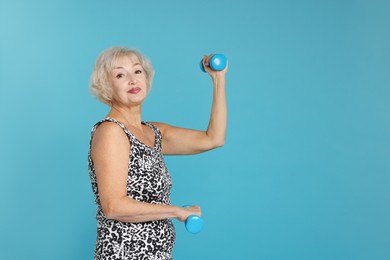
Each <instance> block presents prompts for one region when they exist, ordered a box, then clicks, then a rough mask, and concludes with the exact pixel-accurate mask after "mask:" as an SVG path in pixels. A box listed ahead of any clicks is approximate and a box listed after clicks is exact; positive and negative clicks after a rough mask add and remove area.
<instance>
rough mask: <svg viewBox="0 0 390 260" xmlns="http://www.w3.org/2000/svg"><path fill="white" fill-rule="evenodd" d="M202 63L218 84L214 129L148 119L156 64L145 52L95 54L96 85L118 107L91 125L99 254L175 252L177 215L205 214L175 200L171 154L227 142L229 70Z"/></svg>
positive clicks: (133, 255) (131, 255)
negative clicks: (166, 157)
mask: <svg viewBox="0 0 390 260" xmlns="http://www.w3.org/2000/svg"><path fill="white" fill-rule="evenodd" d="M211 56H212V55H210V56H204V57H203V65H204V67H205V70H206V72H207V73H208V74H209V75H210V76H211V78H212V81H213V86H214V92H213V102H212V108H211V116H210V122H209V125H208V128H207V130H205V131H200V130H191V129H186V128H180V127H175V126H171V125H168V124H165V123H157V122H153V123H151V122H144V121H142V113H141V112H142V103H143V102H144V101H145V99H146V97H147V95H148V92H149V90H150V88H151V84H152V78H153V75H154V71H153V68H152V65H151V64H150V62H149V61H148V60H147V59H146V58H145V56H143V55H142V54H141V53H140V52H138V51H136V50H132V49H128V48H125V47H113V48H109V49H107V50H105V51H104V52H102V53H101V54H100V56H99V57H98V58H97V60H96V64H95V67H94V69H93V72H92V75H91V86H90V88H91V91H92V93H93V94H94V95H95V96H96V97H97V98H98V99H99V101H101V102H103V103H105V104H106V105H108V106H109V107H110V108H111V109H110V111H109V113H108V115H107V116H106V118H105V119H103V120H101V121H100V122H98V123H96V124H95V125H94V127H93V129H92V133H91V141H90V151H89V156H88V161H89V167H88V168H89V175H90V179H91V184H92V189H93V192H94V195H95V201H96V204H97V213H96V218H97V240H96V247H95V259H96V260H97V259H99V260H100V259H105V260H107V259H172V249H173V246H174V242H175V230H174V227H173V224H172V221H171V218H176V219H178V220H179V221H185V220H186V219H187V218H188V217H189V216H190V215H192V214H196V215H201V209H200V207H198V206H192V207H188V208H183V207H178V206H174V205H171V203H170V190H171V186H172V182H171V177H170V175H169V172H168V170H167V168H166V166H165V163H164V159H163V154H164V155H187V154H196V153H201V152H205V151H208V150H211V149H214V148H216V147H220V146H222V145H223V144H224V142H225V134H226V121H227V108H226V96H225V85H226V79H225V75H226V72H227V68H226V69H224V70H223V71H213V70H211V69H210V67H209V60H210V58H211Z"/></svg>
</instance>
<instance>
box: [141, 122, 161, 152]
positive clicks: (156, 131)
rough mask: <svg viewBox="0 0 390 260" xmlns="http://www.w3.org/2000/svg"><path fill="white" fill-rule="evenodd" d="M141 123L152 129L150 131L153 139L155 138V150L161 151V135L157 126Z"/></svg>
mask: <svg viewBox="0 0 390 260" xmlns="http://www.w3.org/2000/svg"><path fill="white" fill-rule="evenodd" d="M142 123H143V124H145V125H147V126H149V127H150V128H152V130H153V132H154V138H155V141H154V142H155V145H156V148H157V149H158V150H161V141H162V135H161V131H160V129H158V128H157V126H155V125H153V124H151V123H149V122H142Z"/></svg>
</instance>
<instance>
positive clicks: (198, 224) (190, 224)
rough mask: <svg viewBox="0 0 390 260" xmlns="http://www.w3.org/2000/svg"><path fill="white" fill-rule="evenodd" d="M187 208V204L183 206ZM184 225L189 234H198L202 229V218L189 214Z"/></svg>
mask: <svg viewBox="0 0 390 260" xmlns="http://www.w3.org/2000/svg"><path fill="white" fill-rule="evenodd" d="M183 207H184V208H188V207H189V206H183ZM185 226H186V229H187V231H188V232H190V233H191V234H198V233H199V232H200V231H202V229H203V219H202V218H201V217H199V216H197V215H190V216H189V217H188V218H187V219H186V222H185Z"/></svg>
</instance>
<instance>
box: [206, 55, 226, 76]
mask: <svg viewBox="0 0 390 260" xmlns="http://www.w3.org/2000/svg"><path fill="white" fill-rule="evenodd" d="M210 68H211V69H212V70H224V69H225V68H226V56H225V55H223V54H214V55H213V56H212V57H211V59H210ZM200 69H201V70H202V71H203V72H206V70H205V69H204V67H203V59H202V60H201V61H200Z"/></svg>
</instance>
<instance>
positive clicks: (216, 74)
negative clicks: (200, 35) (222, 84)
mask: <svg viewBox="0 0 390 260" xmlns="http://www.w3.org/2000/svg"><path fill="white" fill-rule="evenodd" d="M213 56H214V54H210V55H209V56H207V55H203V60H202V63H203V68H204V69H205V71H206V72H207V73H208V74H209V75H210V77H211V78H212V79H213V80H214V79H215V78H216V77H225V75H226V72H227V70H228V61H227V62H226V67H225V68H224V69H223V70H212V69H211V67H210V59H211V58H212V57H213Z"/></svg>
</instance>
